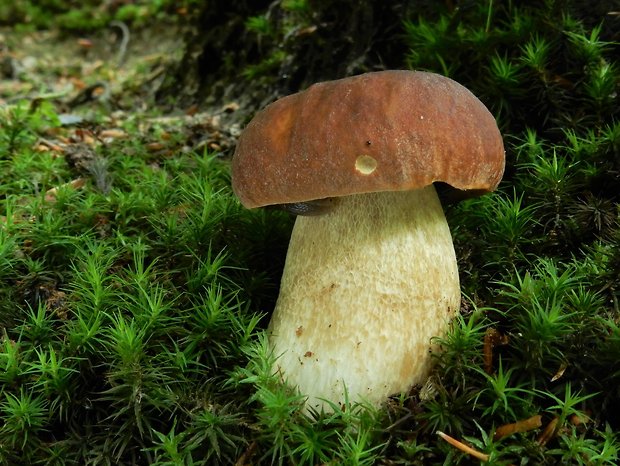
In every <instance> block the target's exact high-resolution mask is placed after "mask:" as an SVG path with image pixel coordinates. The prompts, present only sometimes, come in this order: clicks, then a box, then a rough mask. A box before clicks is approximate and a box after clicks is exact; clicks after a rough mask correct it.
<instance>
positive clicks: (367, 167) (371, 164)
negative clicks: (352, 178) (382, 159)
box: [355, 155, 377, 175]
mask: <svg viewBox="0 0 620 466" xmlns="http://www.w3.org/2000/svg"><path fill="white" fill-rule="evenodd" d="M355 169H356V170H357V171H358V172H360V173H361V174H362V175H370V174H371V173H372V172H374V171H375V170H376V169H377V161H376V160H375V159H374V158H372V157H371V156H370V155H360V156H359V157H358V158H357V159H355Z"/></svg>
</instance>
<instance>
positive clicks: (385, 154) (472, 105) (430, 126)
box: [232, 71, 504, 208]
mask: <svg viewBox="0 0 620 466" xmlns="http://www.w3.org/2000/svg"><path fill="white" fill-rule="evenodd" d="M503 172H504V146H503V142H502V137H501V135H500V133H499V130H498V128H497V124H496V122H495V119H494V118H493V115H491V113H490V112H489V111H488V110H487V109H486V107H485V106H484V105H483V104H482V102H480V101H479V100H478V99H477V98H476V97H475V96H474V95H473V94H472V93H471V92H470V91H468V90H467V89H466V88H465V87H463V86H461V85H460V84H458V83H457V82H455V81H453V80H451V79H449V78H446V77H443V76H440V75H437V74H433V73H426V72H417V71H381V72H375V73H367V74H363V75H359V76H354V77H351V78H345V79H340V80H337V81H329V82H324V83H319V84H315V85H313V86H311V87H309V88H308V89H306V90H305V91H302V92H299V93H297V94H293V95H290V96H287V97H284V98H282V99H280V100H278V101H276V102H274V103H272V104H271V105H269V106H267V107H266V108H265V109H264V110H262V111H261V112H259V113H258V114H257V115H256V116H255V117H254V119H253V120H252V121H251V122H250V123H249V124H248V126H247V128H246V129H245V130H244V131H243V133H242V135H241V137H240V139H239V143H238V145H237V150H236V151H235V155H234V157H233V166H232V176H233V189H234V191H235V193H236V194H237V196H238V197H239V199H240V200H241V202H242V204H243V205H244V206H246V207H248V208H252V207H260V206H264V205H270V204H283V203H291V202H303V201H309V200H313V199H322V198H326V197H337V196H346V195H350V194H359V193H368V192H377V191H403V190H409V189H418V188H422V187H424V186H427V185H429V184H431V183H433V182H435V181H441V182H444V183H447V184H449V185H451V186H453V187H454V188H457V189H461V190H474V191H481V192H486V191H493V190H494V189H495V188H496V187H497V185H498V184H499V182H500V180H501V177H502V174H503Z"/></svg>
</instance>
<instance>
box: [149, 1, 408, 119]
mask: <svg viewBox="0 0 620 466" xmlns="http://www.w3.org/2000/svg"><path fill="white" fill-rule="evenodd" d="M287 3H288V6H287ZM293 3H297V4H302V6H301V7H299V6H298V7H297V8H295V7H294V5H293V6H291V4H293ZM303 4H305V5H303ZM408 8H409V6H408V2H406V1H385V0H384V1H361V0H340V1H335V0H311V1H309V2H307V3H305V2H290V1H289V2H285V1H284V0H282V1H280V0H278V1H275V2H271V3H269V2H267V1H260V0H241V1H222V0H217V1H209V2H206V3H205V6H204V7H203V8H202V10H201V11H200V12H199V13H198V14H197V15H196V17H195V23H194V24H193V26H192V27H191V31H190V32H189V33H188V34H187V36H186V40H185V51H184V56H183V59H182V60H181V61H180V62H179V63H178V65H177V66H176V67H175V68H174V69H173V70H171V72H170V73H169V74H168V78H167V79H166V81H165V82H164V84H163V86H162V87H161V88H160V90H159V96H160V97H169V96H173V97H174V98H175V100H176V103H177V104H180V105H189V104H190V103H197V104H199V105H203V106H209V107H217V106H221V105H223V104H225V103H227V102H229V101H232V100H235V101H237V102H238V103H239V104H240V105H241V108H242V109H244V110H246V111H247V113H252V112H253V111H254V110H256V109H257V108H259V107H262V106H264V105H265V104H266V103H268V102H270V101H272V100H274V99H276V98H277V97H280V96H282V95H285V94H289V93H292V92H295V91H297V90H300V89H303V88H305V87H307V86H309V85H310V84H312V83H314V82H317V81H322V80H328V79H336V78H341V77H345V76H350V75H353V74H358V73H362V72H366V71H372V70H379V69H387V68H402V67H403V66H404V60H405V55H406V48H405V44H404V41H403V39H402V32H403V31H402V23H403V18H404V17H406V10H408ZM252 18H254V19H256V18H258V19H259V20H261V21H263V23H264V25H266V26H265V30H264V31H261V32H259V31H258V30H257V28H252V26H251V25H248V24H249V23H251V21H252ZM247 113H245V114H244V112H240V113H239V114H237V118H239V116H242V118H246V117H247V116H248V114H247Z"/></svg>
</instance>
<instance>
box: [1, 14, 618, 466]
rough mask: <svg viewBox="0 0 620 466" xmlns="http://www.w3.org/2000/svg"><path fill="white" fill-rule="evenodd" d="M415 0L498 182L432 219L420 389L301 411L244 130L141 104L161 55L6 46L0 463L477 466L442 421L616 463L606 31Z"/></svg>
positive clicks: (407, 30) (601, 22)
mask: <svg viewBox="0 0 620 466" xmlns="http://www.w3.org/2000/svg"><path fill="white" fill-rule="evenodd" d="M26 3H27V2H26ZM289 3H290V2H289ZM298 3H299V4H298ZM298 3H296V4H295V5H296V7H295V9H294V11H295V14H298V13H299V11H304V10H303V9H302V7H303V6H304V5H303V4H304V2H298ZM423 3H424V2H420V5H421V6H420V14H419V15H417V14H414V13H415V12H414V13H411V14H410V15H409V17H408V18H403V19H405V20H406V21H405V22H404V25H403V31H404V32H403V40H405V41H406V42H407V44H408V45H409V47H410V50H411V52H410V54H409V55H408V56H407V57H403V60H404V61H405V60H406V61H407V63H408V65H409V66H410V67H412V68H417V69H420V68H421V69H430V70H433V71H438V72H442V73H445V74H448V75H450V76H451V77H453V78H455V79H457V80H458V81H460V82H461V83H462V84H464V85H466V86H468V87H469V88H471V89H472V90H473V91H474V92H475V93H476V94H477V95H478V96H480V98H481V99H482V100H483V101H484V102H485V103H486V104H487V105H488V106H489V108H490V109H491V110H492V111H493V112H494V114H495V115H496V116H497V118H498V121H499V123H500V126H501V128H502V131H503V133H504V136H505V144H506V149H507V161H508V165H507V172H506V177H505V181H504V182H503V183H502V185H501V186H500V189H499V190H498V192H497V193H495V194H493V195H489V196H485V197H482V198H479V199H475V200H469V201H465V202H462V203H460V204H456V205H454V206H449V207H448V208H447V216H448V220H449V223H450V225H451V229H452V233H453V236H454V240H455V245H456V249H457V255H458V257H459V266H460V272H461V280H462V286H463V291H464V294H465V296H466V297H465V299H464V300H463V306H462V309H461V316H460V317H459V318H458V319H456V320H455V322H454V324H453V327H452V330H451V332H450V333H449V334H448V335H447V336H446V337H445V338H444V339H442V340H441V341H440V343H441V344H442V346H443V348H444V351H443V353H442V354H441V355H440V356H439V357H438V358H437V365H436V370H435V371H434V373H433V374H432V377H431V378H430V379H429V381H428V383H427V384H426V385H425V386H424V387H415V388H414V390H412V392H411V393H409V394H403V395H402V396H399V397H394V398H393V399H391V400H390V401H389V403H388V404H387V406H386V407H385V408H384V409H381V410H376V409H370V408H367V407H365V406H349V407H347V409H345V410H338V411H336V412H335V413H334V414H330V415H325V414H321V415H319V414H317V415H316V416H315V417H308V416H306V415H304V414H303V411H302V410H301V403H300V401H301V399H300V397H299V396H298V395H297V394H295V393H293V392H291V391H290V390H289V389H287V388H286V387H284V386H282V385H281V384H280V382H279V380H278V378H277V377H274V375H273V374H272V373H271V369H270V368H271V361H272V359H273V355H271V354H269V351H268V348H267V345H266V340H265V335H264V328H265V326H266V324H267V321H268V318H269V316H268V312H269V310H270V309H271V308H272V306H273V302H274V299H275V296H276V295H277V286H278V280H279V274H280V272H281V268H282V264H283V260H284V255H285V253H286V246H287V241H288V235H289V232H290V227H291V224H292V218H291V217H289V216H288V215H287V214H285V213H283V212H278V211H275V210H257V211H247V210H245V209H243V208H242V207H241V206H240V205H239V203H238V202H237V200H236V199H235V198H234V196H233V195H232V193H231V190H230V180H229V176H230V175H229V166H228V159H227V157H226V156H225V154H226V153H227V148H229V147H230V145H231V141H233V140H234V136H235V134H236V132H235V129H234V128H229V127H226V126H225V124H224V123H222V120H219V119H218V115H215V114H214V113H204V112H198V113H195V112H196V109H185V110H186V111H185V112H182V111H179V112H177V113H175V114H174V115H172V116H170V115H169V116H166V117H163V116H162V115H160V114H159V113H158V110H154V107H153V106H152V105H151V103H152V100H151V99H152V96H151V95H150V93H149V86H148V83H149V79H151V80H153V79H157V78H158V77H159V76H160V75H161V73H163V72H164V71H163V70H164V69H165V60H166V59H167V58H165V57H162V56H161V55H158V54H156V55H152V54H151V55H148V54H146V56H144V55H143V59H141V60H133V58H132V57H134V56H135V53H133V54H132V53H130V54H129V55H128V59H129V60H130V61H128V62H126V63H124V64H120V63H118V62H117V61H115V57H117V55H116V54H115V50H116V49H115V48H111V49H105V47H104V50H103V53H104V54H103V55H101V54H99V52H97V51H96V50H95V51H93V49H89V50H84V49H83V48H82V47H83V45H79V44H78V43H76V42H75V39H74V38H65V39H62V40H65V41H66V42H63V47H62V50H64V52H63V51H59V49H58V48H56V47H54V48H53V50H54V54H53V55H50V54H45V53H36V54H35V53H34V52H32V53H31V52H29V50H33V49H32V48H30V49H29V48H28V47H24V46H23V44H28V41H34V42H35V43H36V42H37V41H39V43H40V44H43V45H42V47H43V48H45V43H46V42H47V43H48V44H49V46H50V47H52V45H53V44H54V43H55V42H56V41H57V40H61V38H58V36H55V35H46V34H49V33H45V32H43V33H28V34H26V33H21V34H23V35H21V36H15V35H14V32H15V31H14V30H10V31H6V30H5V31H3V35H4V37H5V40H6V43H7V44H8V48H7V49H5V50H4V51H3V52H2V53H3V54H4V55H3V58H4V61H3V63H5V64H7V63H8V65H7V66H9V67H10V68H6V69H9V70H10V71H11V73H10V75H8V74H5V75H3V80H2V81H1V85H2V86H1V87H2V94H1V95H0V99H2V102H1V104H2V105H1V108H0V127H1V128H0V165H1V170H0V196H2V204H1V209H2V210H1V212H0V215H2V223H1V226H0V278H1V286H0V325H1V326H2V335H0V369H1V371H0V463H3V464H16V465H17V464H52V465H53V464H59V465H60V464H158V465H166V464H175V465H176V464H184V465H189V464H217V463H221V464H270V463H276V464H386V465H393V464H412V465H417V464H421V465H426V464H472V463H475V462H478V461H480V460H474V459H472V458H471V457H470V456H469V455H467V454H466V453H464V452H462V451H461V450H458V449H456V448H454V447H453V446H451V445H449V444H448V443H446V442H444V441H443V440H442V439H440V438H439V437H438V436H437V435H436V432H437V431H442V432H445V433H447V434H449V435H451V436H452V437H454V438H457V439H460V440H462V441H464V442H466V443H468V444H469V445H470V446H472V447H474V448H475V449H476V450H478V451H479V452H481V453H483V454H484V455H487V456H486V457H485V458H486V461H487V463H488V464H507V465H508V464H583V465H589V464H617V463H618V456H619V449H620V438H619V436H618V433H617V431H618V428H619V427H620V424H619V423H618V418H617V413H618V410H619V409H620V391H619V388H618V387H619V386H620V365H619V362H618V361H620V309H619V305H618V293H619V291H618V288H619V283H620V223H619V222H620V208H619V204H618V197H619V195H620V194H619V193H620V121H619V108H620V106H619V105H618V97H617V95H618V87H619V79H620V78H619V73H620V70H619V69H618V67H619V66H620V65H619V63H620V62H619V61H618V55H619V54H618V51H619V46H618V44H617V41H618V36H617V32H615V34H616V35H614V31H617V30H618V28H617V24H618V19H617V18H616V17H615V16H614V15H613V14H612V13H613V10H612V9H608V11H609V14H607V13H605V12H603V13H598V12H595V11H587V12H586V11H585V10H584V8H580V6H579V4H578V2H545V3H544V4H542V5H538V4H537V5H532V6H525V7H521V8H517V7H516V6H514V5H513V4H512V3H511V2H504V3H502V2H497V4H496V3H495V2H469V3H468V5H469V7H468V8H464V7H465V6H466V5H461V6H462V7H463V8H461V9H459V10H454V9H451V8H449V7H448V6H444V5H443V4H442V5H438V4H436V5H435V6H428V5H422V4H423ZM147 4H148V2H147ZM603 4H604V2H601V5H603ZM149 5H150V4H149ZM287 7H290V5H288V6H287ZM423 7H424V8H423ZM306 8H309V7H308V6H306ZM422 10H424V13H422ZM303 17H304V18H306V19H307V18H309V17H311V15H308V14H304V16H303ZM267 19H268V18H267ZM614 21H615V22H614ZM257 22H258V20H250V19H248V24H249V25H252V24H254V23H256V24H258V23H257ZM256 24H254V25H253V26H252V28H254V30H255V31H256V29H257V27H256ZM614 24H615V25H616V27H614V26H613V25H614ZM263 26H265V25H264V24H263ZM261 27H262V26H261ZM9 32H10V33H11V35H10V36H9ZM270 34H276V35H277V34H279V32H278V31H276V32H274V31H271V32H270ZM41 38H44V39H45V40H41ZM95 42H96V43H97V41H95ZM20 44H21V45H20ZM106 50H107V52H106ZM106 53H107V55H106ZM158 53H159V52H158ZM7 56H8V57H9V59H6V58H5V57H7ZM102 56H103V57H104V58H106V60H105V61H98V59H99V58H100V57H102ZM46 57H47V58H46ZM119 65H120V66H119ZM4 69H5V68H3V70H4ZM254 71H257V70H254ZM259 71H260V70H258V71H257V72H259ZM3 72H4V71H3ZM151 82H152V81H151ZM102 83H103V84H102ZM91 85H93V86H94V87H93V89H92V92H91V91H85V90H88V89H89V86H91ZM76 97H80V98H82V99H84V100H79V99H76ZM226 104H230V103H229V102H222V107H224V106H225V105H226ZM233 110H234V106H230V105H229V106H227V107H226V110H224V109H222V111H233ZM538 416H539V417H538ZM526 420H531V421H529V422H524V421H526ZM510 424H514V425H513V429H516V432H513V433H511V434H508V435H503V436H502V435H500V434H498V432H500V433H501V432H502V430H504V431H505V430H506V429H508V428H507V427H503V426H506V425H510ZM521 429H524V431H523V432H519V430H521Z"/></svg>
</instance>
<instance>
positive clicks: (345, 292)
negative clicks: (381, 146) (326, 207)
mask: <svg viewBox="0 0 620 466" xmlns="http://www.w3.org/2000/svg"><path fill="white" fill-rule="evenodd" d="M459 305H460V289H459V279H458V271H457V266H456V257H455V254H454V247H453V245H452V238H451V236H450V231H449V229H448V225H447V223H446V219H445V216H444V213H443V210H442V208H441V204H440V202H439V199H438V198H437V194H436V192H435V188H434V187H433V186H429V187H427V188H424V189H420V190H416V191H407V192H387V193H372V194H358V195H353V196H348V197H343V198H340V199H338V202H337V203H336V206H335V208H334V210H333V211H331V212H330V213H328V214H326V215H323V216H318V217H298V218H297V221H296V223H295V227H294V229H293V234H292V237H291V241H290V244H289V249H288V255H287V258H286V265H285V268H284V274H283V277H282V283H281V289H280V296H279V298H278V302H277V305H276V309H275V311H274V314H273V317H272V320H271V323H270V342H271V344H272V346H273V347H274V349H275V353H276V355H280V357H279V359H278V360H277V362H276V364H277V366H278V367H277V369H279V370H280V371H281V373H282V375H283V377H284V378H285V380H286V381H287V382H288V383H289V384H291V385H293V386H297V387H298V388H299V391H300V392H301V393H302V394H304V395H308V397H309V398H308V404H309V406H311V407H317V408H319V409H320V408H321V407H325V406H324V404H323V403H322V402H321V401H320V400H318V398H326V399H329V400H332V401H335V402H338V403H342V402H343V400H344V396H343V384H346V387H347V390H348V393H349V397H350V399H351V400H353V401H356V400H360V399H365V400H367V401H370V402H371V403H373V404H379V403H381V402H383V401H384V400H385V398H386V397H387V396H389V395H391V394H394V393H398V392H402V391H406V390H408V389H409V388H410V387H411V386H412V385H413V384H415V383H420V382H423V380H424V378H425V377H426V375H427V374H428V370H429V367H430V362H431V358H430V350H431V344H430V341H431V337H433V336H438V335H443V334H444V333H445V330H446V327H447V324H448V321H449V319H450V318H451V317H452V316H453V315H454V313H455V312H456V311H457V310H458V309H459Z"/></svg>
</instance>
